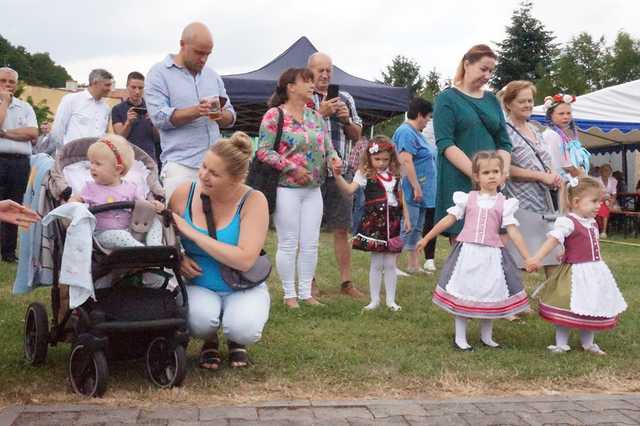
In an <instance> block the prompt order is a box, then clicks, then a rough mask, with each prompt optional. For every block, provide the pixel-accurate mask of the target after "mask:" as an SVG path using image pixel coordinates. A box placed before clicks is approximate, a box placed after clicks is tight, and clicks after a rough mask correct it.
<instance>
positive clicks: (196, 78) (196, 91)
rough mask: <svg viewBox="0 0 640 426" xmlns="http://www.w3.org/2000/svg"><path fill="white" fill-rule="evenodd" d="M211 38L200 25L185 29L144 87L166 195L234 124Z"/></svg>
mask: <svg viewBox="0 0 640 426" xmlns="http://www.w3.org/2000/svg"><path fill="white" fill-rule="evenodd" d="M212 50H213V37H212V36H211V32H210V31H209V29H208V28H207V27H206V26H205V25H204V24H202V23H199V22H194V23H191V24H189V25H187V26H186V27H185V29H184V30H183V31H182V36H181V37H180V52H179V53H178V54H176V55H172V54H169V55H167V57H166V58H165V59H164V60H163V61H162V62H159V63H157V64H155V65H154V66H153V67H151V70H149V73H148V75H147V87H146V89H145V95H146V102H147V109H148V112H149V117H150V118H151V121H152V122H153V124H154V126H155V127H157V128H158V129H159V131H160V145H161V147H162V154H161V155H160V161H161V162H162V173H161V175H160V178H161V179H162V183H163V185H164V188H165V192H166V196H167V199H169V198H170V197H171V194H172V193H173V191H174V190H175V189H176V187H177V186H178V185H180V184H181V183H183V182H185V181H190V180H194V179H196V177H197V172H198V168H199V167H200V163H201V162H202V159H203V157H204V154H205V152H206V151H207V149H208V148H209V146H210V145H212V144H214V143H215V142H216V141H217V140H218V138H220V129H221V128H226V127H231V126H233V124H234V123H235V120H236V113H235V111H234V109H233V106H232V105H231V101H230V100H229V96H228V95H227V92H226V90H225V88H224V83H223V82H222V78H221V77H220V75H219V74H218V73H216V72H215V71H214V70H212V69H211V68H209V67H205V64H206V62H207V58H208V57H209V55H210V54H211V51H212Z"/></svg>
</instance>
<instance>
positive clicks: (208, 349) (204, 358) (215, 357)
mask: <svg viewBox="0 0 640 426" xmlns="http://www.w3.org/2000/svg"><path fill="white" fill-rule="evenodd" d="M220 364H222V358H221V357H220V351H219V350H218V341H217V340H216V341H215V342H204V344H203V345H202V349H200V358H199V360H198V365H199V366H200V368H203V369H205V370H217V369H219V368H220Z"/></svg>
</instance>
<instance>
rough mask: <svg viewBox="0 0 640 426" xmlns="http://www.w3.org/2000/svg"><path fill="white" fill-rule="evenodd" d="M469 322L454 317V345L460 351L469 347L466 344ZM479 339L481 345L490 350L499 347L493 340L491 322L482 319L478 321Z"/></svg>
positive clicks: (465, 319) (462, 318)
mask: <svg viewBox="0 0 640 426" xmlns="http://www.w3.org/2000/svg"><path fill="white" fill-rule="evenodd" d="M468 321H469V320H468V319H467V318H464V317H459V316H456V317H454V325H455V329H456V337H455V340H456V345H458V347H459V348H460V349H467V348H469V347H470V346H471V345H469V343H468V342H467V322H468ZM480 339H481V340H482V343H484V344H485V345H487V346H491V347H492V348H496V347H498V346H500V345H499V344H498V343H496V342H495V341H494V340H493V320H488V319H483V320H480Z"/></svg>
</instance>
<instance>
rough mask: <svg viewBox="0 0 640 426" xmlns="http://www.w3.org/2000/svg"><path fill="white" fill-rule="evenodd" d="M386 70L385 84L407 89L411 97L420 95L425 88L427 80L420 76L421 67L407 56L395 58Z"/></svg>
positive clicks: (384, 75) (383, 73) (383, 77)
mask: <svg viewBox="0 0 640 426" xmlns="http://www.w3.org/2000/svg"><path fill="white" fill-rule="evenodd" d="M386 70H387V71H386V72H384V71H383V72H382V81H383V82H384V84H388V85H391V86H394V87H406V88H407V89H409V95H410V96H411V97H413V96H415V95H416V93H420V91H421V90H422V89H423V87H424V82H425V79H424V77H423V76H421V75H420V65H418V63H417V62H415V61H413V60H411V59H409V58H407V57H406V56H402V55H398V56H396V57H395V58H393V60H392V61H391V65H387V69H386Z"/></svg>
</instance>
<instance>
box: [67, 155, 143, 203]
mask: <svg viewBox="0 0 640 426" xmlns="http://www.w3.org/2000/svg"><path fill="white" fill-rule="evenodd" d="M89 167H90V165H89V161H86V160H85V161H78V162H77V163H73V164H69V165H68V166H66V167H65V168H64V169H63V171H62V172H63V173H64V178H65V180H66V181H67V184H68V185H69V186H70V187H71V189H72V191H73V192H72V193H73V194H80V192H82V189H83V188H84V186H85V185H86V184H87V182H93V178H92V177H91V171H90V169H89ZM149 173H150V172H149V169H147V168H146V167H145V165H144V163H143V162H142V161H140V160H136V161H134V162H133V165H132V166H131V169H129V173H127V174H126V175H125V176H124V177H123V178H122V180H124V181H126V182H131V183H133V184H135V185H136V187H137V188H138V191H139V193H141V194H144V195H145V196H146V195H147V194H149V185H148V184H147V176H149Z"/></svg>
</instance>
